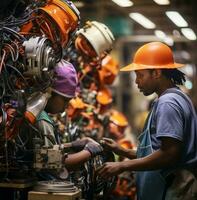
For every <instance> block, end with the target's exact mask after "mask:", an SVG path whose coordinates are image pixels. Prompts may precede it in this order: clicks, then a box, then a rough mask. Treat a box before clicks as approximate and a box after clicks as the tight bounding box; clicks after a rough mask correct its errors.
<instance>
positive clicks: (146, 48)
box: [120, 42, 184, 71]
mask: <svg viewBox="0 0 197 200" xmlns="http://www.w3.org/2000/svg"><path fill="white" fill-rule="evenodd" d="M183 65H184V64H180V63H175V62H174V58H173V53H172V50H171V49H170V48H169V47H168V46H167V45H166V44H163V43H162V42H150V43H147V44H145V45H143V46H142V47H140V48H139V49H138V50H137V52H136V53H135V55H134V60H133V63H131V64H129V65H127V66H126V67H123V68H121V69H120V71H135V70H142V69H174V68H179V67H182V66H183Z"/></svg>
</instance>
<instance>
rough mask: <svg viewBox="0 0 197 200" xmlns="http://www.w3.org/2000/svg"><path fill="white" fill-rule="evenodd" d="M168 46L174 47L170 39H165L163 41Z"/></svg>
mask: <svg viewBox="0 0 197 200" xmlns="http://www.w3.org/2000/svg"><path fill="white" fill-rule="evenodd" d="M163 41H164V42H165V43H166V44H167V45H168V46H173V45H174V40H173V39H172V38H171V37H168V36H167V37H165V38H164V40H163Z"/></svg>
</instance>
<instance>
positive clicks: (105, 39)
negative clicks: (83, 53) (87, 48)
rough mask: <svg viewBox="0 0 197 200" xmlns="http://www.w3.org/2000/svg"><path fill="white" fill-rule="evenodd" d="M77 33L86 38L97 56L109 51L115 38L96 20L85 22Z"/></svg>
mask: <svg viewBox="0 0 197 200" xmlns="http://www.w3.org/2000/svg"><path fill="white" fill-rule="evenodd" d="M78 34H82V35H83V36H84V37H85V38H86V39H87V40H88V42H89V43H90V44H91V45H92V47H93V48H94V50H95V51H96V53H97V55H98V56H100V55H101V54H102V53H103V52H106V51H110V50H111V49H112V45H113V42H114V40H115V39H114V36H113V34H112V32H111V31H110V30H109V28H108V27H107V26H106V25H105V24H103V23H100V22H97V21H92V22H89V21H88V22H86V26H84V27H83V28H82V29H80V30H79V31H78Z"/></svg>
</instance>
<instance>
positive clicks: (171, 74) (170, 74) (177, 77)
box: [162, 69, 186, 85]
mask: <svg viewBox="0 0 197 200" xmlns="http://www.w3.org/2000/svg"><path fill="white" fill-rule="evenodd" d="M162 74H163V75H164V76H165V77H166V78H168V79H170V80H171V81H172V82H173V83H174V84H175V85H183V84H184V82H185V81H186V79H185V74H184V73H183V72H181V71H179V70H178V69H162Z"/></svg>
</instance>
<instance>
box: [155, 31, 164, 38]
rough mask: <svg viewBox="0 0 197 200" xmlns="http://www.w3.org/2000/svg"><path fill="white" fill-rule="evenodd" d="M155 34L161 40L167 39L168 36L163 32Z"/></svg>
mask: <svg viewBox="0 0 197 200" xmlns="http://www.w3.org/2000/svg"><path fill="white" fill-rule="evenodd" d="M154 33H155V35H156V36H157V37H158V38H160V39H164V38H165V37H166V34H165V33H164V32H163V31H161V30H155V31H154Z"/></svg>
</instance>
